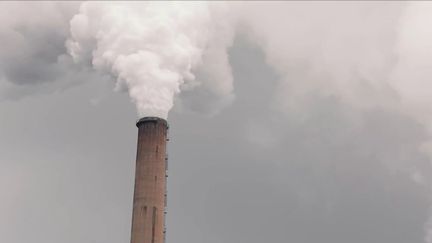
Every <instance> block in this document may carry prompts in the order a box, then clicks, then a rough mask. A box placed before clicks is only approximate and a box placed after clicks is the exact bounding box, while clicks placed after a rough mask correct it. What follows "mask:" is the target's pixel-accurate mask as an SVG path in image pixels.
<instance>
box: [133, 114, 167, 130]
mask: <svg viewBox="0 0 432 243" xmlns="http://www.w3.org/2000/svg"><path fill="white" fill-rule="evenodd" d="M147 122H154V123H162V124H163V125H165V127H166V128H168V122H167V121H166V120H165V119H163V118H159V117H156V116H146V117H143V118H141V119H139V120H138V121H137V122H136V126H137V127H138V128H139V127H140V126H141V125H142V124H143V123H147Z"/></svg>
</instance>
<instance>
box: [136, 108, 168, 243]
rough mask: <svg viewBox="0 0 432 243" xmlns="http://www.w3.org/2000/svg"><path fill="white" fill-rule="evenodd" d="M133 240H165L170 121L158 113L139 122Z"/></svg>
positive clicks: (155, 242)
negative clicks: (158, 115)
mask: <svg viewBox="0 0 432 243" xmlns="http://www.w3.org/2000/svg"><path fill="white" fill-rule="evenodd" d="M136 125H137V127H138V148H137V157H136V169H135V170H136V171H135V191H134V199H133V213H132V232H131V243H163V242H164V241H165V206H166V159H167V158H166V141H167V130H168V124H167V122H166V120H164V119H161V118H157V117H144V118H141V119H140V120H139V121H138V122H137V124H136Z"/></svg>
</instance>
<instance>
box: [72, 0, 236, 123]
mask: <svg viewBox="0 0 432 243" xmlns="http://www.w3.org/2000/svg"><path fill="white" fill-rule="evenodd" d="M224 11H225V9H223V6H221V5H220V4H209V3H204V2H187V3H185V2H183V3H178V2H88V3H83V4H82V6H81V8H80V13H79V14H77V15H75V16H74V17H73V19H72V20H71V35H72V37H71V39H70V40H69V41H68V42H67V47H68V50H69V52H70V54H71V55H72V56H73V57H74V59H75V60H76V61H81V62H89V63H91V64H92V65H93V67H94V68H95V69H97V70H100V71H106V72H110V73H112V74H113V75H114V76H115V77H116V78H117V83H116V89H117V90H123V89H127V90H128V92H129V95H130V98H131V100H132V101H133V102H134V103H135V104H136V107H137V111H138V114H139V115H140V116H158V117H162V118H166V117H167V116H168V111H169V110H170V109H171V108H172V106H173V103H174V98H175V95H176V94H178V93H179V92H180V90H181V89H182V88H193V87H194V86H196V85H200V83H199V81H198V80H195V75H194V73H193V72H194V70H196V69H197V68H199V67H200V66H201V65H202V64H203V57H204V55H205V54H206V53H209V54H208V55H210V56H214V57H220V56H221V55H222V58H219V60H221V61H220V62H221V63H222V64H224V63H225V64H227V63H228V59H227V55H226V54H224V53H226V49H227V45H229V44H230V39H231V36H230V35H229V33H228V34H227V31H226V30H227V29H229V28H230V26H229V25H226V26H223V27H221V26H220V25H219V24H218V23H221V22H222V23H223V21H221V22H219V21H218V19H223V16H224V15H225V14H224ZM215 40H216V41H215ZM215 51H216V52H215ZM212 53H214V54H212ZM216 60H218V59H216ZM222 67H223V65H222ZM227 67H228V65H225V68H222V69H221V68H219V69H214V71H212V72H215V71H216V72H217V73H219V75H220V73H222V77H224V79H225V80H217V81H218V82H216V83H215V84H214V85H213V87H214V88H213V89H212V90H214V91H215V92H216V93H220V94H221V95H227V94H229V93H231V91H232V85H231V80H232V78H231V73H230V69H229V68H227ZM219 81H220V82H219ZM227 81H228V83H227ZM219 83H220V84H221V85H219Z"/></svg>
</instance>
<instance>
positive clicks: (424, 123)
mask: <svg viewBox="0 0 432 243" xmlns="http://www.w3.org/2000/svg"><path fill="white" fill-rule="evenodd" d="M80 4H81V3H79V2H75V3H61V4H57V3H46V2H43V3H33V4H32V3H12V2H2V3H0V21H1V23H2V24H1V25H0V195H1V200H0V242H5V243H6V242H7V243H24V242H33V243H77V242H79V243H119V242H129V241H130V227H131V213H132V199H133V185H134V166H135V164H134V163H135V155H136V137H137V129H136V127H135V120H136V119H137V115H136V114H137V113H136V109H135V106H134V105H133V104H132V103H131V102H130V99H129V97H128V94H127V92H113V88H114V82H113V78H112V77H111V76H110V75H106V74H104V75H102V74H100V73H97V72H95V71H93V70H92V68H89V67H86V66H85V65H83V64H74V62H73V61H72V59H71V57H70V56H69V55H68V51H67V49H66V47H65V42H66V40H67V38H69V35H70V34H69V31H70V26H69V21H70V19H71V18H72V16H73V15H75V14H76V13H78V11H79V10H78V8H79V6H80ZM242 4H243V6H240V7H239V5H238V4H237V5H236V4H232V5H230V4H228V7H229V8H232V9H235V10H233V12H234V13H230V14H231V15H234V16H237V17H238V18H239V19H241V20H240V24H238V25H239V26H238V27H236V28H237V30H236V31H235V35H234V36H233V40H232V44H231V45H229V47H228V49H227V53H228V60H229V64H230V67H231V74H232V78H233V88H234V89H233V94H234V96H235V98H234V99H233V100H232V101H231V102H230V104H224V105H220V104H219V103H217V99H218V98H217V97H213V96H211V95H209V93H208V91H206V90H205V89H200V88H197V89H195V90H185V91H184V92H182V93H180V94H179V95H177V96H176V98H175V104H174V108H173V109H172V111H170V113H169V117H168V121H169V124H170V130H169V136H170V141H169V143H168V153H169V177H168V214H167V242H175V243H263V242H271V243H285V242H290V243H314V242H321V243H431V242H432V234H431V233H429V230H430V228H431V224H432V220H431V219H430V210H431V195H432V194H431V187H430V185H431V182H432V173H431V172H432V170H431V169H432V168H431V157H430V155H431V154H432V153H431V152H430V151H432V149H430V144H431V143H430V141H431V126H430V124H431V123H430V122H431V121H432V119H430V114H431V112H430V111H431V110H430V107H431V105H432V103H431V102H430V101H432V99H431V98H430V97H432V92H431V90H432V85H431V84H429V83H430V82H431V77H432V76H431V74H432V71H430V70H432V46H431V44H430V43H432V17H431V16H432V4H428V3H423V5H418V4H417V5H416V3H405V2H351V3H340V2H305V3H299V2H268V3H267V2H266V3H263V2H261V3H259V2H256V3H242ZM239 9H241V10H239ZM429 40H430V41H431V42H430V43H429ZM210 61H211V60H210ZM204 65H205V63H204ZM206 78H211V77H207V74H206V73H205V72H204V74H203V73H201V75H200V73H198V76H197V79H198V80H199V79H206ZM213 106H214V107H217V109H215V110H217V111H215V112H207V111H208V110H213V108H214V107H213ZM221 107H222V108H221Z"/></svg>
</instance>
